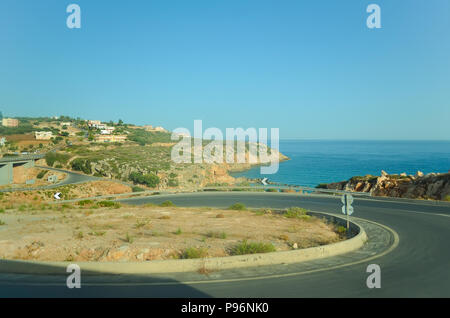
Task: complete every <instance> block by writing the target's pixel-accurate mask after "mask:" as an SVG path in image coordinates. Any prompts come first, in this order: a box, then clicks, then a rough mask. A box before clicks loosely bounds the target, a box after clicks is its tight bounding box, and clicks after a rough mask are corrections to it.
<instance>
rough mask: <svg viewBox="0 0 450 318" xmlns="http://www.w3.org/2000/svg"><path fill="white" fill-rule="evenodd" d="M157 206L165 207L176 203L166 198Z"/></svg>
mask: <svg viewBox="0 0 450 318" xmlns="http://www.w3.org/2000/svg"><path fill="white" fill-rule="evenodd" d="M159 206H162V207H167V206H176V205H175V204H174V203H173V202H172V201H169V200H167V201H164V202H162V203H161V204H160V205H159Z"/></svg>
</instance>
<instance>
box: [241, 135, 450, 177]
mask: <svg viewBox="0 0 450 318" xmlns="http://www.w3.org/2000/svg"><path fill="white" fill-rule="evenodd" d="M269 145H270V144H269ZM280 151H281V153H283V154H284V155H286V156H288V157H289V158H290V159H291V160H289V161H285V162H282V163H280V168H279V170H278V172H277V173H276V174H273V175H261V174H260V168H259V167H255V168H252V169H251V170H248V171H245V172H240V173H233V176H245V177H249V178H263V177H267V178H269V180H270V181H274V182H280V183H284V184H296V185H303V186H316V185H318V184H319V183H328V182H337V181H343V180H347V179H349V178H351V177H353V176H363V175H366V174H372V175H380V173H381V170H385V171H386V172H388V173H402V172H406V173H407V174H415V173H416V172H417V170H420V171H422V172H424V173H430V172H448V171H449V169H450V141H324V140H320V141H318V140H280Z"/></svg>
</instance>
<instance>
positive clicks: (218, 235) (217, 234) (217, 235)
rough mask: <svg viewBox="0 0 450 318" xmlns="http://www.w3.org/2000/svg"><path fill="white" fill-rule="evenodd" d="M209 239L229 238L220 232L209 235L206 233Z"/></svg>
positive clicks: (209, 233) (211, 232)
mask: <svg viewBox="0 0 450 318" xmlns="http://www.w3.org/2000/svg"><path fill="white" fill-rule="evenodd" d="M206 236H207V237H211V238H218V239H223V240H224V239H226V238H227V233H225V232H218V231H209V232H208V233H206Z"/></svg>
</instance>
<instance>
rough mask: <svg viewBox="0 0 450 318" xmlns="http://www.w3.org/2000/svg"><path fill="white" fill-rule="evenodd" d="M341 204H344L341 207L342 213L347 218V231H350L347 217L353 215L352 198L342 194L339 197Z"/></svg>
mask: <svg viewBox="0 0 450 318" xmlns="http://www.w3.org/2000/svg"><path fill="white" fill-rule="evenodd" d="M341 202H342V203H343V204H344V205H343V206H342V213H344V214H345V215H346V216H347V230H349V229H350V221H349V218H348V217H349V215H352V213H353V207H352V203H353V197H352V196H351V195H350V194H344V195H343V196H342V197H341Z"/></svg>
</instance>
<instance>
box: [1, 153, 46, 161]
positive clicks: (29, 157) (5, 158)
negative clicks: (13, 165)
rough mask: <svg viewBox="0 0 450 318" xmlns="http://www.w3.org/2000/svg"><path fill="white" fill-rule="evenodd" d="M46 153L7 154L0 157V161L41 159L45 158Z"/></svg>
mask: <svg viewBox="0 0 450 318" xmlns="http://www.w3.org/2000/svg"><path fill="white" fill-rule="evenodd" d="M44 157H45V155H19V156H7V157H3V158H0V163H3V162H17V161H28V160H39V159H42V158H44Z"/></svg>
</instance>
